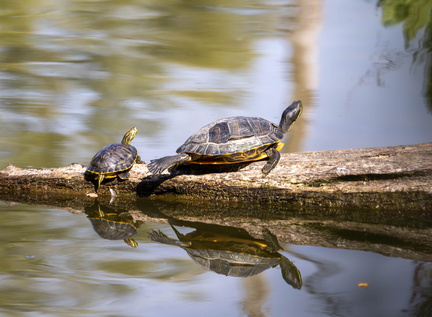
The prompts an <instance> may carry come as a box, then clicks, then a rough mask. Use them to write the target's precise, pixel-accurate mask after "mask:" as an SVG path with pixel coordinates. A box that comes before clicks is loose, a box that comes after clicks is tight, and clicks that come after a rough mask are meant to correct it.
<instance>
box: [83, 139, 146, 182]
mask: <svg viewBox="0 0 432 317" xmlns="http://www.w3.org/2000/svg"><path fill="white" fill-rule="evenodd" d="M137 156H138V151H137V149H136V148H135V147H134V146H132V145H123V144H121V143H113V144H110V145H107V146H105V147H103V148H102V149H101V150H100V151H99V152H97V153H96V154H95V156H94V157H93V158H92V160H91V162H90V164H89V166H88V167H87V172H90V173H93V174H103V175H106V176H109V175H113V176H114V175H116V174H118V173H121V172H125V171H127V170H129V169H131V168H132V166H133V164H134V163H135V160H136V159H137Z"/></svg>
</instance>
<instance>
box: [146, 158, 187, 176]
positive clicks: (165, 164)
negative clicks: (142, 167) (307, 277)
mask: <svg viewBox="0 0 432 317" xmlns="http://www.w3.org/2000/svg"><path fill="white" fill-rule="evenodd" d="M190 159H191V157H190V156H189V155H188V154H185V153H182V154H178V155H171V156H164V157H161V158H159V159H156V160H151V161H150V163H149V165H148V169H149V171H150V172H151V173H153V174H161V173H162V172H163V171H164V170H166V169H169V171H170V172H171V171H172V170H174V169H175V168H176V167H177V166H178V165H180V164H182V163H184V162H186V161H189V160H190Z"/></svg>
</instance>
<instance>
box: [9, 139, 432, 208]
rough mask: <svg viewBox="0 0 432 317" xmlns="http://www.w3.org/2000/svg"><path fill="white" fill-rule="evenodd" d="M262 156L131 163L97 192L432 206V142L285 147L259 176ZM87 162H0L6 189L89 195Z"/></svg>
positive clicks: (19, 192)
mask: <svg viewBox="0 0 432 317" xmlns="http://www.w3.org/2000/svg"><path fill="white" fill-rule="evenodd" d="M263 164H264V162H253V163H250V164H235V165H228V166H222V165H217V166H209V165H193V164H190V165H184V166H182V167H181V168H180V169H179V170H178V171H176V173H175V175H168V174H163V175H160V176H152V175H150V174H149V172H148V169H147V165H146V164H136V165H135V166H134V167H133V169H132V171H131V177H130V179H129V180H128V181H122V182H119V181H117V180H114V181H112V182H108V183H104V184H103V185H102V187H101V189H100V190H99V193H98V194H99V196H104V195H111V194H110V190H109V188H112V189H114V191H115V192H116V194H117V195H118V196H125V197H126V196H129V197H135V196H140V197H143V196H144V197H147V196H152V197H155V196H164V197H167V196H176V197H179V198H187V199H207V200H223V201H247V202H256V203H272V204H282V205H284V204H288V205H290V206H291V205H298V206H326V207H332V206H334V207H356V208H373V209H395V208H396V209H399V210H404V211H409V210H424V211H429V210H432V143H425V144H418V145H407V146H394V147H385V148H367V149H352V150H333V151H316V152H303V153H288V154H282V158H281V160H280V162H279V164H278V166H277V167H276V168H275V169H274V170H273V171H272V172H271V173H270V174H269V175H268V176H267V177H266V178H262V176H261V171H260V170H261V168H262V166H263ZM84 171H85V166H84V165H81V164H71V165H69V166H66V167H60V168H41V169H22V168H18V167H15V166H13V165H9V166H8V167H6V168H4V169H2V170H0V193H2V195H9V196H15V195H18V196H23V195H29V196H35V195H36V196H39V197H41V196H47V197H49V196H56V197H59V196H63V197H88V196H94V195H95V191H94V186H93V184H91V183H89V182H87V181H85V180H84V177H83V173H84Z"/></svg>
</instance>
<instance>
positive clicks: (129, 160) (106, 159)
mask: <svg viewBox="0 0 432 317" xmlns="http://www.w3.org/2000/svg"><path fill="white" fill-rule="evenodd" d="M137 132H138V129H137V128H136V127H133V128H132V129H130V130H129V131H128V132H126V134H125V135H124V136H123V140H122V141H121V143H113V144H109V145H107V146H105V147H104V148H102V149H101V150H100V151H99V152H97V153H96V155H95V156H94V157H93V158H92V160H91V162H90V164H89V166H87V170H86V171H85V173H84V177H85V179H86V180H88V181H95V180H96V181H97V184H96V185H95V187H96V192H97V191H98V189H99V188H100V185H101V183H102V181H103V180H104V179H106V178H115V177H118V178H120V179H122V180H126V179H128V178H129V171H130V169H131V168H132V166H133V165H134V164H135V163H141V162H142V161H141V159H140V157H139V156H138V151H137V149H136V148H135V147H133V146H132V145H130V143H131V141H132V140H133V139H134V138H135V136H136V134H137Z"/></svg>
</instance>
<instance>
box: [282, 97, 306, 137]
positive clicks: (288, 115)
mask: <svg viewBox="0 0 432 317" xmlns="http://www.w3.org/2000/svg"><path fill="white" fill-rule="evenodd" d="M302 110H303V105H302V102H301V101H300V100H297V101H294V102H293V103H292V104H291V105H290V106H289V107H288V108H286V109H285V111H284V112H283V113H282V117H281V121H280V123H279V127H280V128H281V129H282V131H283V132H284V133H286V132H287V131H288V129H289V128H290V127H291V125H292V124H293V123H294V121H296V120H297V118H298V117H300V114H301V113H302Z"/></svg>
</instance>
